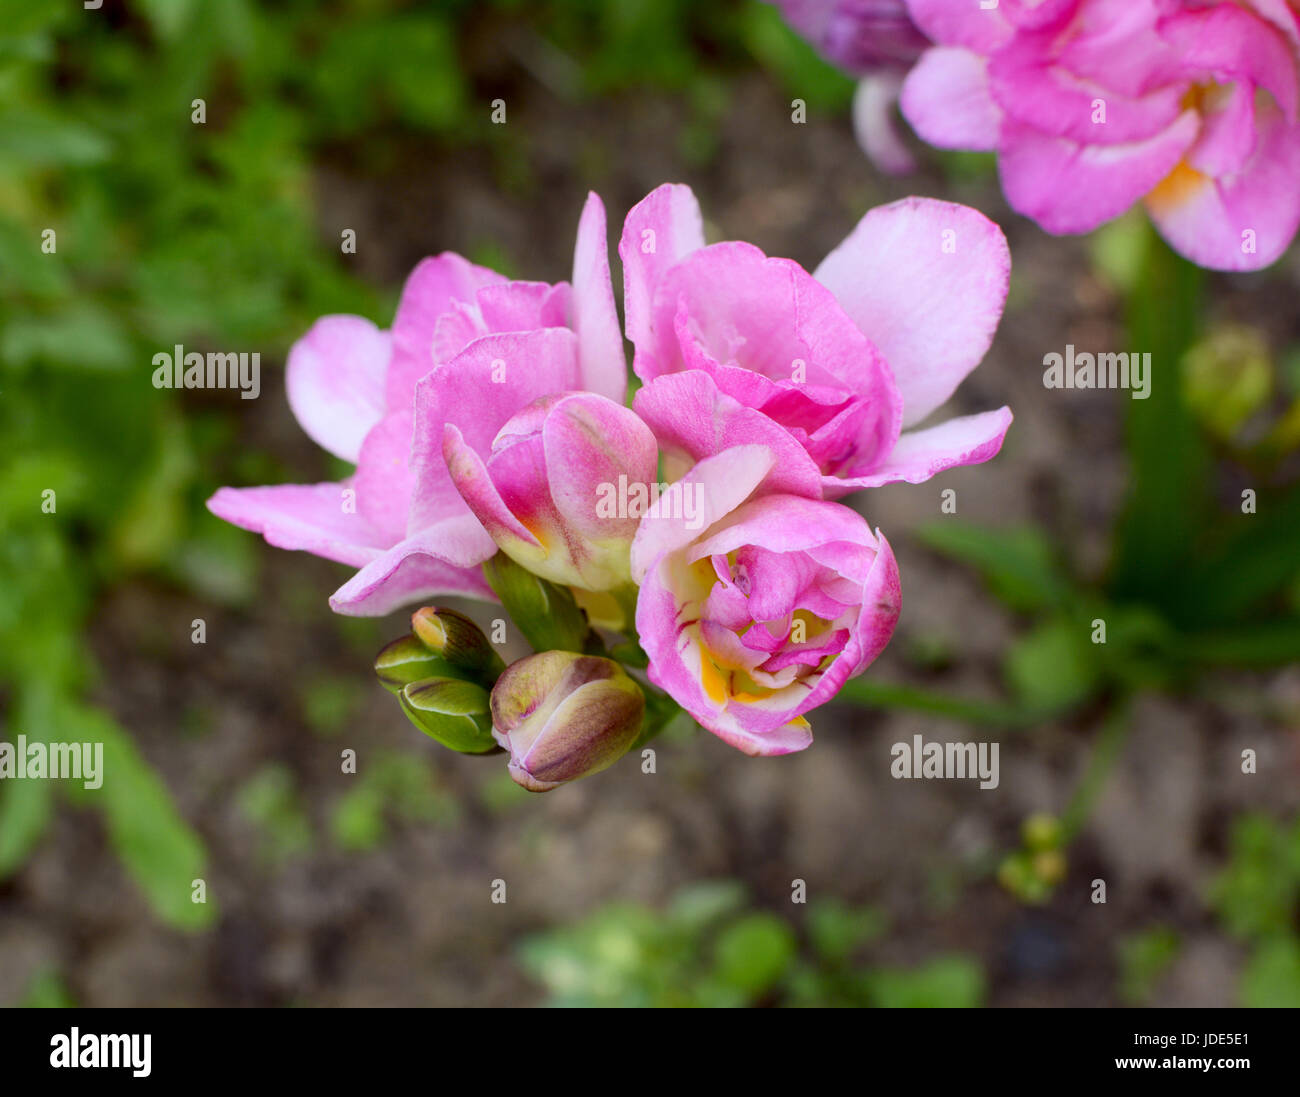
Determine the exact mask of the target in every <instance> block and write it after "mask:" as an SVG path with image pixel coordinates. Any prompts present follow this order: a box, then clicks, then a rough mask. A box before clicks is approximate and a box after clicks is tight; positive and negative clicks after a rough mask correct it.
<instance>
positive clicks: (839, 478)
mask: <svg viewBox="0 0 1300 1097" xmlns="http://www.w3.org/2000/svg"><path fill="white" fill-rule="evenodd" d="M619 254H620V256H621V257H622V260H623V276H624V288H625V296H624V301H625V312H626V324H627V334H628V337H629V338H630V339H631V340H632V342H633V344H634V346H635V348H636V353H635V357H634V360H633V369H634V370H635V372H636V374H637V376H638V377H640V378H641V379H642V381H644V382H645V386H644V387H643V388H642V389H641V390H640V391H639V392H638V393H637V396H636V400H635V403H634V407H635V408H636V411H637V413H638V414H639V415H640V416H641V418H642V419H644V420H645V421H646V423H647V424H649V426H650V427H651V429H652V430H654V432H655V435H656V437H657V438H658V439H659V442H660V445H661V447H663V449H664V451H665V458H666V460H667V462H668V468H669V470H670V471H671V472H672V473H674V474H680V473H681V472H683V471H684V470H685V469H686V468H687V467H689V466H690V465H691V464H693V463H694V462H696V461H699V460H701V459H703V458H705V457H708V456H710V455H712V454H715V453H718V452H721V451H722V450H724V449H726V448H728V447H730V446H732V445H736V444H739V443H746V442H761V443H763V444H765V445H767V446H769V447H771V448H772V449H774V450H775V451H776V452H778V453H780V454H781V455H782V461H781V475H782V476H783V477H785V478H787V479H790V480H791V481H792V482H797V483H799V484H802V485H808V484H809V483H811V484H812V485H813V486H812V487H811V488H810V487H807V486H804V487H799V488H797V489H793V490H798V491H800V492H812V493H814V494H817V495H821V496H823V497H825V498H828V499H833V498H837V497H838V496H841V495H843V494H845V493H846V492H849V491H854V490H857V489H859V488H867V487H876V486H879V485H881V484H888V483H894V482H897V481H906V482H908V483H919V482H921V481H923V480H927V479H929V478H930V477H931V476H934V475H935V474H936V473H938V472H941V471H943V470H944V469H947V468H951V467H953V466H955V465H969V464H977V463H979V462H982V461H987V460H989V459H990V458H991V457H993V456H994V455H995V454H997V452H998V451H999V449H1000V448H1001V446H1002V440H1003V437H1004V436H1005V434H1006V431H1007V428H1008V427H1009V426H1010V424H1011V418H1012V417H1011V412H1010V410H1009V409H1008V408H1006V407H1002V408H999V409H998V410H996V411H989V412H983V413H981V414H978V415H968V416H963V417H959V418H955V419H949V420H946V421H944V422H941V423H939V424H937V425H933V426H929V427H925V428H922V429H904V428H913V427H916V426H917V425H918V424H920V423H921V422H922V421H923V420H925V419H926V418H927V417H928V416H929V415H930V413H931V412H933V411H935V410H936V409H937V408H938V407H939V406H940V405H942V404H943V403H944V402H945V401H946V400H947V399H948V397H949V396H951V395H952V393H953V391H954V390H955V389H956V388H957V386H958V385H959V384H960V383H961V381H962V380H963V378H965V377H966V375H967V374H968V373H970V371H971V370H973V369H974V368H975V366H976V365H978V364H979V362H980V360H981V359H982V358H983V357H984V353H985V351H987V350H988V347H989V344H990V343H991V342H992V339H993V333H994V331H995V329H996V327H997V324H998V320H999V318H1000V316H1001V314H1002V306H1003V302H1004V300H1005V298H1006V293H1007V284H1008V279H1009V275H1010V268H1011V259H1010V255H1009V253H1008V251H1007V244H1006V239H1005V238H1004V237H1003V235H1002V232H1001V230H1000V229H999V228H998V227H997V226H996V225H995V224H993V223H992V222H991V221H989V220H988V219H987V218H986V217H984V216H982V215H981V214H979V213H977V212H976V211H975V210H972V209H969V208H967V207H965V206H960V205H955V204H953V203H950V202H939V201H934V200H931V199H924V198H908V199H904V200H903V201H900V202H895V203H894V204H892V205H889V206H883V207H880V208H879V209H875V210H872V211H870V212H869V213H867V215H866V216H865V217H863V218H862V220H861V221H860V222H859V223H858V225H857V226H856V227H855V228H854V230H853V231H852V232H851V233H850V234H849V236H848V237H847V238H846V239H845V240H844V242H843V243H841V244H840V245H839V246H838V247H837V248H835V249H834V250H833V251H832V252H831V253H830V254H829V255H828V256H827V257H826V258H825V259H824V260H823V261H822V263H821V264H820V265H819V266H818V267H817V269H816V270H815V271H814V272H813V273H812V274H809V273H808V272H807V271H806V270H804V269H803V268H802V267H801V266H799V264H797V263H795V262H793V261H792V260H789V259H774V258H769V257H767V256H766V255H764V254H763V253H762V252H761V251H759V250H758V248H755V247H753V246H752V245H750V244H746V243H740V242H735V241H728V242H724V243H719V244H712V245H709V246H707V247H706V246H705V243H704V236H703V230H702V225H701V217H700V210H699V206H698V204H697V203H696V201H695V196H694V195H693V194H692V193H691V190H690V188H689V187H686V186H682V185H680V184H665V185H664V186H661V187H659V188H657V189H656V190H654V191H652V192H651V193H650V195H649V196H647V197H646V198H645V199H643V200H642V201H641V202H640V203H639V204H638V205H637V206H636V207H634V208H633V210H632V211H631V212H630V213H629V214H628V216H627V220H626V222H625V223H624V226H623V236H622V240H621V242H620V244H619Z"/></svg>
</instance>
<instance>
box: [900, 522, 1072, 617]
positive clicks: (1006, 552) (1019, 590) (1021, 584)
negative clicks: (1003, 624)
mask: <svg viewBox="0 0 1300 1097" xmlns="http://www.w3.org/2000/svg"><path fill="white" fill-rule="evenodd" d="M916 536H917V537H918V538H919V539H920V541H921V542H922V544H924V545H927V546H928V547H929V548H931V549H933V550H934V551H935V552H938V553H940V554H941V555H943V556H946V557H948V558H949V559H950V560H955V561H957V562H958V563H961V564H965V565H966V566H967V567H970V568H973V569H974V570H975V571H977V572H978V573H979V574H980V576H981V577H982V578H983V579H984V580H985V582H987V583H988V585H989V589H990V590H991V591H992V592H993V594H994V596H995V597H997V598H998V599H1000V600H1001V601H1003V602H1005V603H1006V604H1007V605H1008V606H1009V607H1010V608H1011V609H1014V610H1017V611H1020V612H1023V613H1029V612H1032V611H1034V610H1041V609H1046V608H1048V607H1050V606H1055V605H1059V604H1060V603H1061V602H1062V600H1063V599H1064V598H1065V596H1066V594H1067V593H1068V590H1069V587H1068V583H1067V580H1066V578H1065V577H1064V575H1063V573H1062V571H1061V569H1060V567H1059V565H1058V563H1057V561H1056V558H1055V554H1054V552H1053V550H1052V547H1051V544H1050V543H1049V542H1048V540H1047V538H1046V537H1045V536H1044V535H1043V533H1042V532H1041V531H1040V530H1037V529H1034V528H1032V527H1025V526H1021V527H1011V528H1007V529H986V528H983V527H980V526H976V525H972V524H970V523H968V522H957V521H938V522H929V523H927V524H926V525H924V526H922V527H921V528H920V529H918V530H917V533H916Z"/></svg>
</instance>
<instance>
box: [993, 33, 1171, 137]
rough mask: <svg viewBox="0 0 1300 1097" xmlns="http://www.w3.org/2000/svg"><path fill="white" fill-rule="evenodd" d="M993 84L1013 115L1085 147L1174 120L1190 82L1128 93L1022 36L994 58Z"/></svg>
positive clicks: (1152, 131) (1149, 132) (1152, 130)
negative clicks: (1074, 67) (1078, 70)
mask: <svg viewBox="0 0 1300 1097" xmlns="http://www.w3.org/2000/svg"><path fill="white" fill-rule="evenodd" d="M1152 37H1153V41H1154V36H1152ZM1144 67H1146V66H1144ZM1107 76H1109V73H1107ZM988 87H989V91H990V93H991V94H992V97H993V100H994V102H996V103H997V105H998V107H999V108H1000V109H1001V110H1002V111H1003V112H1004V113H1005V114H1006V115H1007V116H1008V117H1010V118H1014V119H1016V120H1017V121H1018V122H1021V123H1023V124H1024V125H1025V126H1027V127H1029V128H1031V129H1034V130H1038V131H1041V132H1042V133H1043V134H1050V135H1052V136H1054V137H1068V138H1070V139H1071V140H1073V141H1078V142H1080V143H1082V144H1085V145H1125V144H1132V143H1134V142H1137V141H1145V140H1147V139H1148V138H1150V137H1154V136H1156V135H1157V134H1159V133H1161V132H1162V131H1164V130H1165V129H1167V128H1168V127H1169V126H1170V125H1171V124H1172V123H1173V122H1174V120H1175V119H1176V118H1177V117H1178V115H1179V114H1180V113H1181V112H1182V99H1183V95H1184V93H1185V92H1186V90H1187V87H1188V81H1187V80H1181V81H1178V82H1176V83H1172V84H1166V85H1163V86H1160V87H1156V88H1153V89H1152V90H1151V91H1149V92H1148V93H1147V94H1145V95H1125V94H1123V93H1122V92H1121V91H1120V90H1119V89H1118V88H1116V87H1114V86H1113V85H1112V82H1111V81H1110V80H1109V79H1102V80H1097V81H1091V80H1086V79H1084V78H1082V77H1080V76H1079V75H1078V74H1077V73H1074V72H1071V71H1069V70H1068V69H1066V68H1064V67H1062V66H1061V65H1059V64H1058V63H1057V61H1056V58H1055V57H1054V56H1052V52H1049V50H1048V48H1047V46H1046V44H1045V43H1044V42H1042V41H1040V40H1039V36H1035V35H1022V36H1019V37H1017V39H1016V40H1015V41H1014V42H1012V43H1011V44H1010V45H1009V46H1007V48H1005V49H1003V50H1000V51H999V52H998V53H996V54H994V55H993V57H991V58H990V59H989V63H988ZM1100 110H1104V111H1105V113H1104V115H1103V114H1100V113H1099V111H1100Z"/></svg>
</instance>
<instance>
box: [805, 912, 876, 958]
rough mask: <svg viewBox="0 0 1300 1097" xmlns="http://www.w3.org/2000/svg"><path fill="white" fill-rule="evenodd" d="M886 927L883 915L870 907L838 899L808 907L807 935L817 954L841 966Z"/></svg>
mask: <svg viewBox="0 0 1300 1097" xmlns="http://www.w3.org/2000/svg"><path fill="white" fill-rule="evenodd" d="M887 928H888V921H887V919H886V918H885V915H884V914H883V913H882V912H881V911H878V910H875V909H874V908H872V907H856V908H855V907H850V906H847V905H846V904H844V903H842V902H840V901H839V900H838V899H823V900H821V901H820V902H816V903H810V904H809V906H808V936H809V938H810V939H811V941H812V945H813V948H814V949H815V950H816V951H817V954H818V955H819V956H820V957H821V958H822V959H823V960H826V961H827V962H829V963H832V964H842V963H844V962H845V961H847V960H848V959H849V958H850V957H851V956H852V955H853V953H854V952H855V951H856V950H857V949H859V948H861V947H862V946H863V945H865V944H868V943H869V942H871V941H874V940H876V939H877V938H879V937H881V936H883V935H884V933H885V930H886V929H887Z"/></svg>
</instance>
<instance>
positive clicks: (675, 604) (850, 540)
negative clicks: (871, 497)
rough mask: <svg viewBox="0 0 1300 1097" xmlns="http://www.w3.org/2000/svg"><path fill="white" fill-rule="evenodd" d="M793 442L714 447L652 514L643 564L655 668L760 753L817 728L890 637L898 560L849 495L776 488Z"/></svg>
mask: <svg viewBox="0 0 1300 1097" xmlns="http://www.w3.org/2000/svg"><path fill="white" fill-rule="evenodd" d="M779 463H780V455H779V454H777V453H775V452H774V451H772V450H771V449H769V448H767V447H766V446H761V445H741V446H736V447H734V448H731V449H727V450H724V451H723V452H721V453H719V454H717V455H716V456H713V457H709V458H706V459H705V460H703V461H701V462H700V463H699V464H698V465H696V466H695V467H694V468H693V469H692V470H691V471H690V472H689V473H687V475H686V476H685V477H684V478H683V479H682V480H680V481H678V482H677V483H676V484H674V485H673V486H672V488H671V489H670V490H669V491H668V492H667V493H665V494H664V495H662V496H661V497H660V499H659V501H658V502H657V503H656V504H655V506H654V507H652V508H651V510H650V511H649V513H648V514H647V515H646V516H645V518H643V519H642V521H641V527H640V529H639V530H638V531H637V536H636V541H635V542H634V543H633V546H632V571H633V575H634V577H635V578H636V579H637V581H638V582H639V583H640V584H641V590H640V594H639V596H638V599H637V610H636V625H637V630H638V632H639V633H640V636H641V646H642V648H644V649H645V653H646V655H648V656H649V658H650V669H649V675H650V679H651V681H653V682H654V683H655V684H656V685H658V686H660V687H662V688H663V689H665V690H666V691H667V692H668V693H669V694H671V696H672V698H673V700H675V701H676V702H677V703H678V704H679V705H681V706H682V707H683V708H684V709H686V711H687V712H689V713H690V714H691V715H692V716H694V717H695V719H696V720H698V721H699V722H700V724H701V725H702V726H703V727H705V728H707V729H708V730H709V731H711V732H713V733H714V734H715V735H717V736H719V737H720V738H721V739H723V740H724V741H726V742H728V743H730V744H731V745H732V746H734V747H737V748H738V749H740V750H743V751H744V752H745V753H746V754H789V753H791V752H792V751H796V750H803V749H804V748H805V747H807V746H808V745H809V744H810V743H811V742H812V731H811V730H810V728H809V724H808V721H807V720H806V719H804V714H805V713H806V712H809V711H810V710H811V709H814V708H816V707H817V706H818V705H820V704H823V703H824V702H826V701H829V700H830V699H831V698H832V697H834V696H835V694H836V693H837V692H838V691H839V689H840V687H841V686H842V685H843V684H844V683H845V682H846V681H847V680H848V679H849V678H852V677H853V676H854V675H856V674H858V673H860V672H861V671H862V670H863V669H865V668H866V666H867V665H868V664H869V663H871V662H872V660H874V659H875V658H876V656H877V655H879V654H880V652H881V651H882V650H883V649H884V647H885V645H886V644H887V643H888V642H889V638H890V636H891V635H892V634H893V631H894V625H895V623H896V622H897V620H898V613H899V607H900V604H901V594H900V589H899V580H898V565H897V564H896V563H895V561H894V555H893V553H892V552H891V551H890V548H889V544H888V542H887V541H886V540H885V539H884V537H883V536H881V535H880V533H879V532H877V533H876V534H874V535H873V534H872V532H871V529H870V527H869V526H868V525H867V523H866V521H865V520H864V519H863V518H862V516H861V515H859V514H858V513H857V512H856V511H853V510H850V509H849V508H848V507H845V506H842V505H841V504H839V503H830V502H824V501H822V500H819V499H808V498H804V497H802V496H798V495H788V494H783V493H776V494H772V493H770V492H771V489H772V487H773V486H776V481H774V480H773V478H772V475H771V474H772V472H773V471H774V470H775V469H777V468H778V467H779Z"/></svg>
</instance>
